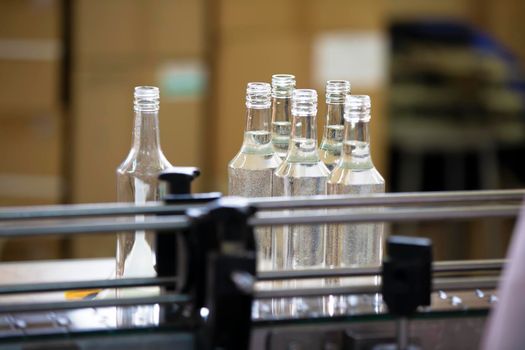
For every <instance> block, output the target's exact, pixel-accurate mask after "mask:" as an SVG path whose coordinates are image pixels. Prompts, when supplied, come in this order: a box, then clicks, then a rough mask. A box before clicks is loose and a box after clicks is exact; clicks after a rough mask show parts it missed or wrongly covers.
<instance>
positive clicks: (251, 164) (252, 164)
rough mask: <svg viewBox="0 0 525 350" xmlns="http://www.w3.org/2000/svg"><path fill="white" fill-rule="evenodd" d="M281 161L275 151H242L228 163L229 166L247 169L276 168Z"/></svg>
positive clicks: (230, 167)
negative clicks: (257, 152) (267, 152)
mask: <svg viewBox="0 0 525 350" xmlns="http://www.w3.org/2000/svg"><path fill="white" fill-rule="evenodd" d="M281 162H282V161H281V158H279V156H278V155H277V154H275V153H270V154H254V153H245V152H242V151H240V152H239V153H237V155H236V156H235V157H234V158H233V159H232V160H231V161H230V163H228V168H229V169H246V170H262V169H276V168H277V167H278V166H279V165H280V164H281Z"/></svg>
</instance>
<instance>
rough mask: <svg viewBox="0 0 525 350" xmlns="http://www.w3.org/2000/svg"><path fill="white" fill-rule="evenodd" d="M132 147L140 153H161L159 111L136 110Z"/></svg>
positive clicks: (150, 154) (148, 154)
mask: <svg viewBox="0 0 525 350" xmlns="http://www.w3.org/2000/svg"><path fill="white" fill-rule="evenodd" d="M132 148H133V149H134V150H135V152H136V153H137V154H139V155H147V156H152V155H154V154H158V153H161V152H162V151H161V148H160V136H159V112H158V110H156V111H138V110H136V111H135V127H134V128H133V145H132Z"/></svg>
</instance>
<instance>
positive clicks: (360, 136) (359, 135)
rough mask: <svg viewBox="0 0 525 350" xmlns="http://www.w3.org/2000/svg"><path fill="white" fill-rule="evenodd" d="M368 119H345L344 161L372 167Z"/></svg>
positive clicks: (363, 166)
mask: <svg viewBox="0 0 525 350" xmlns="http://www.w3.org/2000/svg"><path fill="white" fill-rule="evenodd" d="M368 124H369V122H368V121H363V120H355V119H353V120H350V119H345V122H344V130H345V135H344V141H343V152H342V161H343V163H347V164H349V163H350V164H352V165H353V166H356V167H362V168H371V167H373V165H372V158H371V155H370V133H369V129H368Z"/></svg>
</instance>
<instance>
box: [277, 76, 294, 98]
mask: <svg viewBox="0 0 525 350" xmlns="http://www.w3.org/2000/svg"><path fill="white" fill-rule="evenodd" d="M294 89H295V76H294V75H292V74H274V75H272V96H273V97H276V98H290V97H292V92H293V90H294Z"/></svg>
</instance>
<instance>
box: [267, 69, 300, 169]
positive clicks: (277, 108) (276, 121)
mask: <svg viewBox="0 0 525 350" xmlns="http://www.w3.org/2000/svg"><path fill="white" fill-rule="evenodd" d="M294 88H295V76H293V75H291V74H274V75H272V144H273V147H274V149H275V153H277V155H278V156H279V158H281V159H284V158H285V157H286V153H287V152H288V144H289V142H290V132H291V125H292V123H291V108H292V93H293V90H294Z"/></svg>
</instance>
